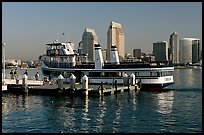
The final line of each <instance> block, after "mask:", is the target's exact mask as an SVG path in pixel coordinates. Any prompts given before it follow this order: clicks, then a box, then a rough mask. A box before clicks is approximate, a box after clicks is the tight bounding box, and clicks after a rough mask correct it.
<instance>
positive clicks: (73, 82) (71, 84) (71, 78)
mask: <svg viewBox="0 0 204 135" xmlns="http://www.w3.org/2000/svg"><path fill="white" fill-rule="evenodd" d="M75 81H76V77H75V76H74V75H73V74H71V76H70V89H72V90H74V89H75Z"/></svg>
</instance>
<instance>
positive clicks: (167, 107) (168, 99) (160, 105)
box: [155, 91, 174, 114]
mask: <svg viewBox="0 0 204 135" xmlns="http://www.w3.org/2000/svg"><path fill="white" fill-rule="evenodd" d="M155 98H156V99H155V100H157V109H156V111H157V112H159V113H161V114H168V113H171V112H172V108H173V102H174V92H173V91H167V92H161V93H158V94H156V95H155Z"/></svg>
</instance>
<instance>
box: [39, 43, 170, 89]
mask: <svg viewBox="0 0 204 135" xmlns="http://www.w3.org/2000/svg"><path fill="white" fill-rule="evenodd" d="M46 46H47V47H46V54H44V55H41V56H39V62H40V65H41V70H42V73H43V75H44V76H46V77H48V76H51V77H52V78H54V79H57V77H58V76H59V75H62V76H63V77H64V78H65V82H69V77H70V75H71V74H74V75H75V76H76V82H81V78H82V77H83V76H84V75H86V76H88V78H89V80H88V82H89V84H100V83H101V82H103V83H107V84H111V83H113V81H115V80H117V84H123V83H124V76H128V77H129V78H130V76H131V75H132V74H133V75H134V76H135V80H136V83H140V86H141V89H143V90H145V89H146V90H161V89H163V88H164V87H166V86H168V85H170V84H173V83H174V79H173V71H174V67H173V66H170V65H164V64H161V63H160V64H158V63H150V62H120V61H119V57H118V52H117V47H116V46H111V59H110V62H104V60H103V56H102V51H101V46H100V44H95V46H94V47H95V48H94V51H95V57H94V58H95V61H94V62H87V60H86V59H87V55H85V54H79V53H77V52H76V51H75V50H73V43H71V42H58V41H56V42H53V43H48V44H46Z"/></svg>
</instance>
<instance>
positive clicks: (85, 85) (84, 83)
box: [82, 75, 89, 96]
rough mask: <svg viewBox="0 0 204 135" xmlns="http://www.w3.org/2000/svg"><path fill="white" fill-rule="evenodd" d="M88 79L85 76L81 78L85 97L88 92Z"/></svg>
mask: <svg viewBox="0 0 204 135" xmlns="http://www.w3.org/2000/svg"><path fill="white" fill-rule="evenodd" d="M88 80H89V79H88V77H87V76H86V75H84V76H83V77H82V89H84V90H85V91H86V96H88V94H89V92H88V89H89V83H88Z"/></svg>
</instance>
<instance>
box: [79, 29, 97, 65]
mask: <svg viewBox="0 0 204 135" xmlns="http://www.w3.org/2000/svg"><path fill="white" fill-rule="evenodd" d="M94 44H98V37H97V35H96V32H95V30H94V29H89V28H86V29H85V31H84V33H83V35H82V53H83V54H88V61H94V56H95V53H94Z"/></svg>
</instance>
